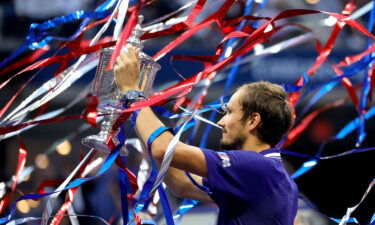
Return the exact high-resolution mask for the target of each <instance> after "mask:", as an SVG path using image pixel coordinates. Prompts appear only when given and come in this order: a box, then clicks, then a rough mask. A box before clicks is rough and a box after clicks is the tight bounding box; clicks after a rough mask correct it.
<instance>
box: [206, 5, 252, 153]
mask: <svg viewBox="0 0 375 225" xmlns="http://www.w3.org/2000/svg"><path fill="white" fill-rule="evenodd" d="M252 4H253V1H252V0H249V1H247V2H246V7H245V11H244V15H248V14H250V12H251V8H252ZM245 23H246V21H241V23H240V25H239V26H238V27H237V29H236V30H242V28H243V27H244V25H245ZM236 40H237V38H231V39H229V41H228V44H227V45H226V48H225V51H224V53H225V52H227V50H228V48H229V47H231V46H232V45H233V43H234V42H235V41H236ZM224 58H225V54H222V55H221V56H220V59H219V61H222V60H223V59H224ZM240 60H241V57H237V58H236V60H235V62H234V65H235V66H233V67H232V68H231V70H230V71H229V75H228V79H227V81H226V83H225V87H224V92H223V96H225V95H227V94H226V93H228V91H229V90H230V87H231V85H232V83H233V81H234V78H235V77H236V74H237V70H238V67H239V65H238V62H239V61H240ZM215 117H216V112H215V111H212V112H211V115H210V118H209V120H210V121H213V120H214V119H215ZM211 128H212V126H211V125H210V124H207V126H206V129H205V131H204V133H203V136H202V139H201V142H200V144H199V147H200V148H205V147H206V145H207V138H208V135H209V133H210V132H211Z"/></svg>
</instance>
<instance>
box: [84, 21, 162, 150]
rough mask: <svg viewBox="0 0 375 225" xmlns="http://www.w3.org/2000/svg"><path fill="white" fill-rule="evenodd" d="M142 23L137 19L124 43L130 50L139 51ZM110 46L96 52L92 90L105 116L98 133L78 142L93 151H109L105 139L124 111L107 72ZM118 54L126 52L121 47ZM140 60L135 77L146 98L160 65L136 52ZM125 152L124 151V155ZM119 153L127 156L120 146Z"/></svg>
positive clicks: (114, 85)
mask: <svg viewBox="0 0 375 225" xmlns="http://www.w3.org/2000/svg"><path fill="white" fill-rule="evenodd" d="M142 22H143V16H139V17H138V24H137V25H136V26H135V28H134V30H133V32H132V34H131V36H130V37H129V38H128V40H127V42H126V43H127V44H129V45H131V46H132V47H133V48H134V49H141V50H142V48H143V44H142V42H141V40H140V39H139V38H140V36H141V35H142V27H141V23H142ZM113 50H114V47H109V48H105V49H102V50H101V52H100V61H99V65H98V68H97V70H96V74H95V79H94V84H93V88H92V94H93V95H95V96H96V97H98V99H99V105H98V108H97V109H98V111H99V112H101V113H104V114H107V115H105V116H104V118H103V122H102V123H101V126H100V132H99V133H98V134H96V135H91V136H87V137H85V138H83V139H82V144H84V145H86V146H88V147H90V148H93V149H95V150H99V151H103V152H110V149H109V148H108V147H107V145H106V141H107V139H108V136H109V135H110V133H111V131H112V126H113V124H114V122H115V121H116V119H117V118H118V116H119V113H120V112H121V111H122V110H123V109H124V108H123V107H122V104H121V103H120V99H121V92H120V89H119V88H118V87H117V85H116V83H115V79H114V71H113V70H107V71H106V68H107V65H108V63H109V61H110V58H111V55H112V52H113ZM122 51H126V49H125V47H123V49H122ZM139 59H140V76H139V82H138V85H139V88H140V90H141V91H142V92H143V93H144V95H145V96H146V97H148V96H149V95H150V94H151V89H152V85H153V83H154V80H155V75H156V72H157V71H158V70H159V69H160V65H159V64H158V63H156V62H155V61H154V60H153V59H152V57H150V56H148V55H147V54H145V53H143V52H142V51H141V52H140V53H139ZM115 144H117V143H115ZM124 151H125V152H124ZM121 154H127V150H126V148H125V145H124V147H123V148H122V150H121Z"/></svg>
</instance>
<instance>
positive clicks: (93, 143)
mask: <svg viewBox="0 0 375 225" xmlns="http://www.w3.org/2000/svg"><path fill="white" fill-rule="evenodd" d="M105 143H106V138H104V137H102V136H99V135H91V136H88V137H85V138H83V139H82V144H83V145H85V146H87V147H89V148H93V149H94V150H97V151H101V152H105V153H108V154H109V153H111V150H110V149H109V148H108V146H107V145H106V144H105ZM128 153H129V152H128V150H127V149H126V147H125V145H123V147H122V148H121V149H120V155H121V156H127V155H128Z"/></svg>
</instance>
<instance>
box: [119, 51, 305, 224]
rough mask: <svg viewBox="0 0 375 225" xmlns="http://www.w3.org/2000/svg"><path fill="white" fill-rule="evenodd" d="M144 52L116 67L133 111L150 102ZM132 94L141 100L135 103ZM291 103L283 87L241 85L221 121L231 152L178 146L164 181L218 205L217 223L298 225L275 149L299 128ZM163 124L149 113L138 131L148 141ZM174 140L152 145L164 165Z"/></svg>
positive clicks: (292, 190) (292, 187)
mask: <svg viewBox="0 0 375 225" xmlns="http://www.w3.org/2000/svg"><path fill="white" fill-rule="evenodd" d="M138 53H139V52H138V51H134V50H133V49H132V48H128V51H127V52H124V51H123V52H122V53H121V54H120V56H119V57H118V58H117V65H116V66H115V80H116V84H117V85H118V87H119V88H120V90H121V92H122V93H123V94H124V98H125V102H127V104H128V105H130V104H131V103H132V102H134V101H137V100H140V99H143V97H142V94H141V93H139V90H138V84H137V80H138V75H139V72H140V71H139V59H138ZM129 93H133V94H134V93H139V94H138V95H136V96H134V95H132V96H133V97H131V96H130V95H129ZM285 98H286V93H285V91H284V90H283V89H282V87H280V86H279V85H276V84H271V83H268V82H256V83H252V84H246V85H243V86H241V87H240V88H239V89H238V90H237V91H236V92H235V93H234V94H233V96H232V97H231V99H230V101H229V102H228V105H227V112H226V114H225V116H224V117H223V118H222V119H221V120H220V121H219V122H218V125H219V126H221V127H222V128H223V137H222V139H221V144H222V146H223V149H226V150H227V151H221V152H215V151H212V150H208V149H200V148H198V147H195V146H191V145H186V144H184V143H182V142H179V143H178V144H177V146H176V150H175V153H174V156H173V159H172V162H171V167H170V168H169V170H168V174H167V176H166V177H165V180H164V181H165V183H166V184H167V186H168V187H169V188H170V189H171V190H172V192H174V194H176V195H177V196H179V197H183V198H190V199H194V200H198V201H200V202H204V203H208V204H213V203H215V204H216V205H217V206H218V207H219V208H220V212H219V218H218V224H225V225H227V224H250V225H267V224H283V225H284V224H288V225H289V224H293V222H294V218H295V215H296V211H297V194H298V189H297V186H296V184H295V183H294V182H293V180H291V178H290V177H289V176H288V174H287V173H286V171H285V169H284V167H283V164H282V161H281V158H280V153H279V152H278V151H277V149H273V148H272V147H273V146H275V145H276V144H277V143H278V142H279V141H280V139H281V138H282V136H283V135H284V134H285V133H286V132H287V131H288V129H289V128H290V127H291V125H292V123H293V115H292V109H291V107H290V105H289V103H288V102H287V101H286V100H285ZM161 126H164V125H163V123H162V122H161V121H160V120H159V119H158V118H157V117H156V116H155V114H154V113H153V112H152V110H151V109H150V108H149V107H147V108H143V109H142V110H141V111H140V112H139V114H138V117H137V121H136V129H137V133H138V136H139V138H140V139H141V140H142V141H143V142H144V143H147V140H148V138H149V137H150V135H152V134H153V132H154V131H155V130H157V129H158V128H159V127H161ZM172 138H173V134H172V133H170V132H168V131H166V132H163V133H162V134H161V135H159V136H158V137H157V138H156V139H155V140H154V141H153V143H152V145H151V150H152V154H153V156H154V158H155V161H156V162H157V163H159V165H160V164H161V162H162V159H163V156H164V153H165V150H166V148H167V146H168V144H169V142H170V141H171V140H172ZM229 150H230V151H229ZM184 171H188V172H190V173H192V174H193V175H192V176H193V178H194V179H195V180H196V181H197V183H198V184H200V185H204V186H205V187H207V188H209V190H210V192H209V193H205V192H203V191H202V190H201V189H199V188H197V187H196V186H195V185H193V184H192V182H191V181H190V180H189V179H188V178H187V176H186V175H185V173H184Z"/></svg>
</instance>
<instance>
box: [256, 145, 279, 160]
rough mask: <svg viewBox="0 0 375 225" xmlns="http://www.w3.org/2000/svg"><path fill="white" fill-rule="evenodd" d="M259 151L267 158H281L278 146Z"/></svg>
mask: <svg viewBox="0 0 375 225" xmlns="http://www.w3.org/2000/svg"><path fill="white" fill-rule="evenodd" d="M259 153H260V154H262V155H263V156H264V157H266V158H272V159H278V160H281V154H280V151H279V150H278V149H277V148H270V149H266V150H263V151H261V152H259Z"/></svg>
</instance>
